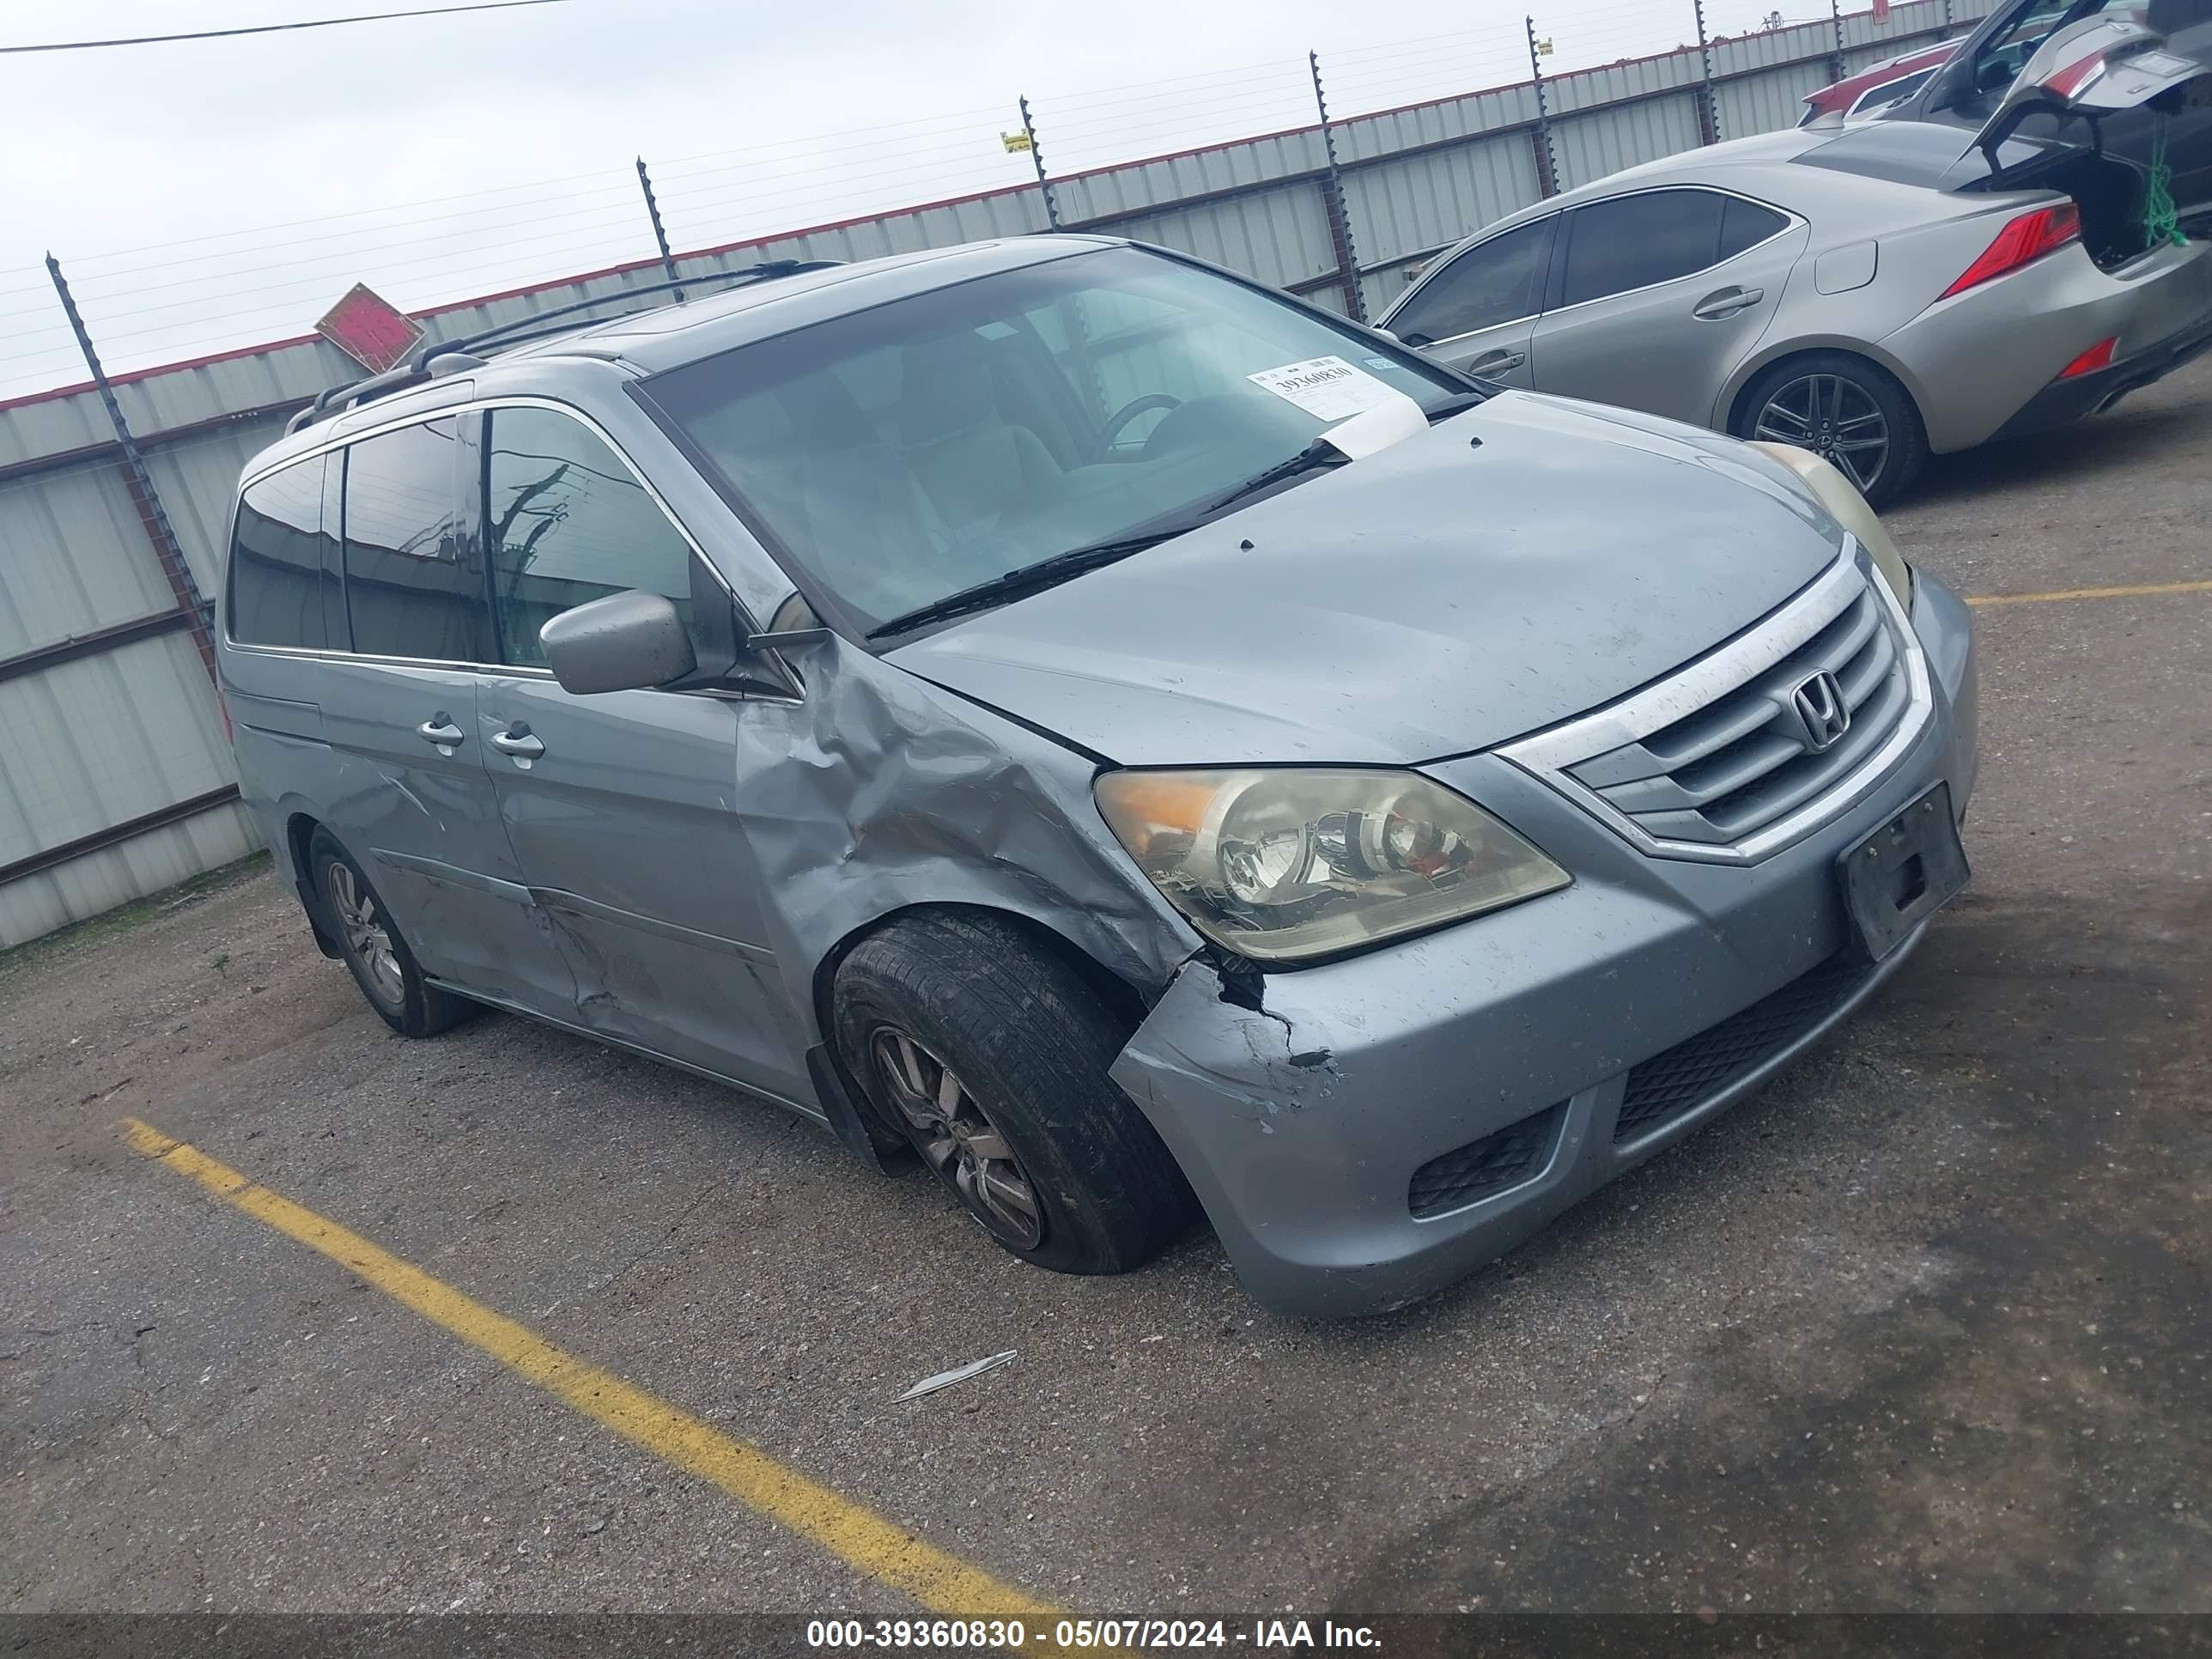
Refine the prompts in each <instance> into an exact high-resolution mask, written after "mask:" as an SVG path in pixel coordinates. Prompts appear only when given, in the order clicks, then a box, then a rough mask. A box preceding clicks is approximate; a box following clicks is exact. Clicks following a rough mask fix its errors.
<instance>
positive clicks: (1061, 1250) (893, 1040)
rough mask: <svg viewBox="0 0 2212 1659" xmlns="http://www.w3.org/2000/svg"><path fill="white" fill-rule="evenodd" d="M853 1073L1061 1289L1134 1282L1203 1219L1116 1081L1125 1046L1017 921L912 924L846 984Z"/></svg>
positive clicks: (846, 1038) (839, 994) (1005, 1242)
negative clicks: (1070, 1278) (1125, 1278)
mask: <svg viewBox="0 0 2212 1659" xmlns="http://www.w3.org/2000/svg"><path fill="white" fill-rule="evenodd" d="M835 994H836V1021H835V1023H836V1036H837V1047H838V1053H839V1054H840V1056H841V1057H842V1059H843V1060H844V1062H845V1065H846V1066H847V1068H848V1071H849V1072H850V1073H851V1075H852V1076H854V1077H855V1078H857V1079H860V1084H861V1086H862V1087H863V1088H864V1089H865V1090H866V1093H867V1096H868V1098H869V1100H870V1102H871V1103H872V1104H873V1106H874V1107H875V1109H876V1110H877V1111H878V1113H880V1114H881V1115H882V1117H883V1119H884V1121H885V1122H887V1123H890V1124H892V1125H894V1126H896V1127H897V1128H899V1129H900V1130H902V1132H903V1133H905V1135H906V1137H907V1139H908V1140H909V1141H911V1142H912V1143H913V1144H914V1147H915V1151H916V1152H919V1153H920V1154H921V1159H922V1162H923V1163H924V1164H927V1165H928V1166H929V1168H930V1169H931V1170H933V1171H934V1172H935V1173H936V1175H937V1176H938V1178H939V1180H941V1181H942V1182H945V1186H946V1187H947V1188H950V1189H951V1193H952V1194H953V1196H954V1197H955V1198H957V1200H959V1201H960V1203H961V1205H962V1206H963V1208H965V1209H966V1210H967V1212H969V1215H970V1216H971V1217H973V1218H974V1219H975V1222H976V1223H977V1224H978V1225H980V1226H981V1227H982V1229H983V1231H985V1232H987V1233H988V1234H989V1235H990V1236H991V1237H992V1239H993V1240H994V1242H995V1243H997V1244H998V1245H999V1246H1000V1248H1001V1249H1005V1250H1006V1251H1008V1252H1009V1253H1010V1254H1012V1255H1018V1256H1019V1257H1020V1258H1021V1259H1022V1260H1023V1261H1029V1262H1034V1263H1035V1264H1036V1265H1037V1266H1038V1267H1050V1268H1053V1269H1054V1270H1055V1271H1056V1272H1060V1273H1127V1272H1128V1271H1130V1270H1131V1269H1133V1268H1135V1267H1142V1266H1143V1265H1144V1264H1145V1263H1146V1261H1150V1260H1151V1259H1152V1257H1153V1256H1154V1255H1158V1253H1159V1251H1160V1250H1161V1249H1163V1248H1164V1246H1165V1245H1167V1244H1168V1243H1170V1241H1172V1240H1173V1239H1174V1238H1175V1237H1176V1235H1177V1234H1178V1233H1180V1232H1181V1231H1182V1230H1183V1229H1184V1228H1185V1227H1186V1226H1187V1225H1188V1224H1189V1222H1190V1220H1191V1218H1192V1217H1193V1215H1194V1213H1195V1212H1196V1209H1197V1204H1196V1200H1194V1198H1193V1197H1192V1195H1191V1192H1190V1188H1189V1187H1188V1185H1187V1184H1186V1183H1185V1182H1184V1181H1183V1178H1182V1171H1181V1170H1178V1169H1177V1168H1176V1163H1175V1159H1174V1158H1173V1157H1172V1156H1171V1155H1170V1153H1169V1152H1168V1149H1167V1148H1166V1146H1164V1145H1163V1144H1162V1143H1161V1141H1160V1138H1159V1136H1158V1134H1156V1133H1154V1132H1153V1129H1152V1125H1151V1124H1150V1123H1149V1122H1147V1121H1146V1119H1145V1115H1144V1114H1143V1113H1142V1112H1140V1111H1139V1110H1138V1109H1137V1107H1136V1104H1135V1103H1134V1102H1133V1101H1132V1100H1130V1098H1129V1097H1128V1096H1127V1095H1126V1094H1125V1093H1123V1092H1122V1091H1121V1088H1120V1087H1119V1086H1118V1085H1116V1084H1115V1083H1114V1082H1113V1080H1112V1079H1109V1077H1108V1076H1107V1075H1106V1071H1107V1067H1108V1066H1110V1065H1112V1064H1113V1060H1114V1056H1115V1054H1118V1053H1119V1052H1120V1051H1121V1044H1122V1042H1124V1041H1125V1040H1126V1039H1127V1035H1128V1033H1127V1028H1126V1027H1125V1026H1124V1024H1122V1022H1121V1020H1119V1019H1118V1018H1115V1015H1114V1013H1113V1012H1112V1010H1111V1009H1109V1007H1108V1006H1107V1005H1106V1003H1105V1002H1104V1001H1103V1000H1102V999H1101V998H1100V997H1099V996H1098V994H1097V993H1096V992H1094V991H1093V990H1092V989H1091V987H1090V986H1089V985H1087V984H1086V983H1085V981H1084V980H1083V978H1082V976H1081V975H1079V974H1078V973H1076V972H1075V970H1074V969H1073V968H1071V967H1069V966H1068V964H1067V963H1065V962H1064V961H1062V960H1061V959H1060V957H1058V956H1057V955H1056V954H1055V953H1054V952H1052V951H1048V950H1046V949H1044V948H1042V947H1041V946H1040V945H1037V944H1036V942H1034V941H1033V940H1032V939H1030V936H1029V935H1028V934H1027V933H1024V931H1023V930H1022V929H1021V928H1020V927H1018V926H1016V925H1015V924H1013V923H1012V922H1007V921H1000V920H997V919H996V918H993V917H989V916H981V915H962V914H956V913H951V912H940V913H933V914H922V915H913V916H908V917H903V918H902V919H901V920H899V921H895V922H893V923H891V924H890V926H889V927H885V928H884V929H883V930H882V931H881V932H879V933H875V934H873V935H872V936H870V937H869V938H867V939H864V940H862V941H861V942H860V944H859V945H856V946H855V947H854V950H853V951H852V954H851V955H849V956H848V957H846V958H845V960H844V962H843V963H842V965H841V966H840V967H839V969H838V970H837V980H836V993H835Z"/></svg>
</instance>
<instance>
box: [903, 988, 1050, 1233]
mask: <svg viewBox="0 0 2212 1659" xmlns="http://www.w3.org/2000/svg"><path fill="white" fill-rule="evenodd" d="M872 1048H873V1049H874V1054H875V1061H876V1071H877V1073H878V1075H880V1076H881V1077H882V1078H883V1079H884V1087H885V1088H886V1089H888V1090H889V1091H890V1097H891V1099H890V1103H891V1104H892V1105H893V1106H895V1107H896V1108H897V1109H898V1114H899V1117H900V1120H901V1122H902V1126H903V1127H904V1128H905V1130H906V1133H907V1138H908V1139H910V1140H912V1141H913V1142H914V1144H915V1150H916V1151H918V1152H921V1156H922V1159H923V1161H924V1162H925V1163H927V1164H928V1165H929V1167H930V1168H931V1169H933V1170H936V1171H937V1173H938V1174H939V1176H942V1177H943V1178H944V1179H945V1181H946V1182H948V1183H949V1184H950V1185H951V1188H952V1189H953V1191H954V1192H956V1193H957V1194H959V1195H960V1201H961V1202H962V1203H963V1204H964V1205H966V1206H968V1209H969V1213H970V1214H972V1215H973V1216H974V1217H975V1218H976V1220H978V1221H980V1222H981V1223H982V1224H983V1225H984V1227H985V1228H986V1229H987V1231H989V1232H990V1233H991V1234H992V1236H993V1237H996V1238H999V1239H1001V1240H1003V1241H1004V1242H1005V1243H1008V1244H1011V1245H1012V1246H1013V1247H1014V1248H1015V1249H1022V1250H1033V1249H1036V1247H1037V1246H1038V1245H1039V1244H1040V1243H1042V1242H1043V1239H1044V1207H1043V1206H1042V1205H1041V1204H1039V1203H1038V1202H1037V1195H1036V1188H1035V1187H1033V1186H1031V1185H1030V1178H1029V1176H1028V1175H1027V1174H1025V1173H1024V1171H1023V1169H1022V1166H1021V1164H1020V1161H1019V1160H1018V1159H1017V1158H1015V1157H1014V1151H1013V1148H1012V1146H1009V1145H1007V1143H1006V1137H1005V1136H1004V1135H1002V1134H1000V1133H999V1131H998V1127H997V1126H996V1125H994V1123H993V1122H992V1121H991V1120H990V1119H989V1117H987V1115H985V1114H984V1111H983V1109H982V1107H981V1106H980V1105H978V1104H977V1103H976V1101H975V1096H973V1095H972V1094H970V1093H969V1091H968V1087H967V1085H965V1084H963V1083H962V1082H961V1080H960V1079H959V1078H958V1076H957V1075H956V1074H955V1073H954V1072H953V1070H952V1068H951V1066H947V1065H946V1064H945V1062H944V1061H943V1060H940V1059H939V1058H938V1056H937V1055H936V1054H933V1053H932V1052H931V1051H930V1050H929V1048H927V1046H925V1045H924V1044H923V1043H922V1042H921V1041H920V1040H918V1039H917V1038H915V1037H914V1036H910V1035H909V1034H908V1033H907V1032H905V1031H902V1030H899V1029H898V1028H897V1027H896V1026H891V1025H885V1026H883V1027H880V1028H879V1029H878V1030H877V1032H876V1034H875V1036H874V1038H873V1040H872Z"/></svg>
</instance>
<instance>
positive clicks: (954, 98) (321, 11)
mask: <svg viewBox="0 0 2212 1659" xmlns="http://www.w3.org/2000/svg"><path fill="white" fill-rule="evenodd" d="M429 3H438V0H65V3H64V0H12V3H9V4H8V5H6V6H4V7H0V45H22V44H29V43H33V42H38V41H48V40H83V39H89V38H97V37H100V36H109V35H127V34H147V33H172V32H176V31H179V30H184V29H191V28H220V27H234V26H239V25H245V24H252V23H266V22H276V21H293V20H295V19H297V18H301V17H314V16H336V15H346V14H348V13H355V12H362V11H374V10H379V9H400V8H404V7H407V6H411V5H422V4H429ZM1771 3H1772V0H1709V3H1708V5H1707V15H1708V16H1709V18H1711V21H1712V26H1713V27H1714V28H1715V30H1716V31H1717V32H1723V33H1725V32H1729V31H1733V30H1741V29H1745V28H1748V27H1753V24H1754V23H1755V21H1756V19H1757V18H1759V16H1761V15H1764V14H1765V12H1766V11H1767V10H1768V9H1771ZM1523 9H1527V8H1525V7H1524V6H1523V5H1522V3H1519V0H1508V3H1498V0H1394V3H1392V4H1390V5H1389V6H1387V7H1362V6H1354V5H1352V4H1350V3H1348V0H1211V3H1206V4H1194V3H1191V0H1114V3H1113V4H1111V5H1110V6H1109V5H1105V4H1089V5H1069V4H1066V3H1049V0H1048V3H1042V4H1032V5H1030V6H1028V7H1017V6H1011V5H1007V4H1004V3H987V0H927V3H924V4H904V5H902V4H893V3H888V0H834V3H828V4H816V5H794V4H791V3H776V4H760V3H742V4H732V3H714V0H563V3H559V4H553V5H544V6H537V7H530V8H525V9H515V10H508V11H494V12H478V13H472V14H465V15H458V16H453V17H428V18H415V19H410V20H405V21H389V22H375V23H362V24H355V25H349V26H344V27H332V28H326V29H316V30H307V31H301V32H297V33H285V34H278V35H264V36H256V37H247V38H245V39H237V40H210V41H192V42H184V43H179V44H173V45H164V46H129V47H117V48H112V49H109V50H102V51H87V52H52V53H34V54H28V55H20V56H0V397H5V396H9V395H12V394H15V393H20V392H28V391H33V390H36V389H39V388H41V387H44V386H54V385H61V384H65V383H68V382H71V381H75V380H82V378H83V370H82V362H81V360H79V359H78V357H77V356H76V349H75V347H74V345H73V344H72V343H71V342H70V337H69V335H68V333H67V331H66V328H65V326H64V325H63V323H62V319H61V314H60V311H59V308H58V306H57V305H56V304H55V303H54V301H53V298H52V289H51V288H50V287H49V286H48V285H47V283H46V275H45V271H44V269H43V267H42V265H41V264H40V261H41V259H42V258H43V256H44V254H45V253H46V251H47V250H48V249H51V250H52V251H53V252H54V253H56V254H57V255H58V256H59V258H61V259H62V260H63V262H64V267H65V269H66V270H68V271H69V273H70V276H71V279H72V282H73V283H74V284H75V286H76V288H77V289H78V292H79V296H80V300H81V302H82V306H83V308H84V311H85V313H86V314H87V317H88V320H89V322H90V324H91V325H92V327H93V329H94V333H95V336H96V337H97V338H98V340H99V342H100V345H101V348H102V350H103V354H104V355H105V356H106V359H107V362H108V364H109V366H110V368H114V369H118V370H120V369H124V368H133V367H139V366H143V365H145V364H149V363H155V362H168V361H173V360H174V359H177V358H179V357H183V356H195V355H198V354H200V353H203V352H206V351H211V350H218V349H223V348H226V347H229V346H234V345H241V344H247V343H255V342H258V341H262V340H268V339H276V338H282V337H285V336H288V335H295V334H299V333H302V332H305V331H307V328H308V327H309V326H310V325H312V323H313V319H315V318H316V317H317V316H318V315H319V314H320V313H322V312H323V311H324V310H325V308H327V307H328V306H329V305H330V304H331V301H334V300H336V299H337V296H338V295H340V294H342V293H343V291H344V290H345V289H346V288H347V287H348V286H349V285H350V284H351V283H353V282H354V281H356V280H366V281H368V282H369V283H371V284H372V285H374V286H375V287H376V288H378V289H380V291H381V292H383V293H385V294H386V295H387V296H388V297H390V298H391V299H392V300H393V301H395V302H397V303H398V304H400V305H402V306H404V307H410V308H413V307H421V306H425V305H428V304H431V303H434V302H436V301H443V300H453V299H462V298H466V297H469V296H471V295H481V294H485V293H489V292H494V291H496V290H498V289H504V288H508V287H513V286H516V285H518V284H520V283H526V282H531V281H535V280H541V279H544V278H548V277H553V276H561V275H564V274H568V273H571V272H574V271H580V270H590V269H595V268H598V267H600V266H605V265H607V264H617V263H620V262H622V261H624V260H628V259H635V258H646V257H649V256H651V255H652V253H653V243H652V240H651V233H650V230H649V228H648V226H647V222H646V219H645V216H644V210H643V207H642V205H641V202H640V200H639V197H638V194H637V184H636V176H635V173H634V171H633V170H632V161H633V158H634V157H635V156H637V155H644V156H645V157H646V158H647V161H648V162H649V163H650V164H651V166H652V167H653V173H654V179H655V183H656V185H657V186H658V187H659V193H660V196H661V200H662V206H663V209H664V211H665V215H666V217H667V219H668V221H669V228H670V234H671V238H672V239H673V240H674V241H675V243H676V246H677V247H678V251H679V252H680V251H683V250H684V249H687V248H696V247H702V246H712V245H714V244H715V243H719V242H726V241H732V240H738V239H740V238H743V237H746V236H750V235H755V234H761V233H763V232H769V231H775V230H780V229H788V228H798V227H800V226H805V225H809V224H814V223H818V222H824V221H828V220H832V219H838V218H842V217H847V216H851V215H853V214H855V213H860V212H866V211H871V210H878V209H882V208H889V207H894V206H898V205H902V204H908V203H915V202H921V201H928V200H933V199H941V198H943V197H948V196H953V195H959V194H965V193H967V192H969V191H979V190H985V189H988V188H991V187H993V186H994V185H1007V184H1020V183H1024V182H1027V181H1028V180H1029V179H1030V177H1031V174H1030V162H1029V160H1028V158H1027V157H1026V156H1022V155H1008V154H1006V150H1005V149H1004V147H1003V145H1002V144H1001V143H1000V133H1001V132H1002V131H1006V130H1007V129H1012V128H1015V127H1018V125H1019V115H1018V111H1017V110H1016V107H1015V100H1016V99H1017V97H1018V95H1020V94H1024V93H1026V94H1028V95H1029V97H1030V100H1031V103H1032V105H1033V106H1035V108H1036V113H1037V118H1038V125H1039V130H1040V137H1041V139H1042V146H1043V149H1044V153H1045V156H1046V159H1047V160H1048V162H1049V163H1050V164H1051V165H1052V167H1054V170H1056V171H1072V170H1073V169H1075V168H1077V167H1084V166H1095V165H1097V164H1100V163H1102V162H1105V161H1119V160H1127V159H1130V158H1133V157H1136V156H1140V155H1156V154H1160V153H1163V152H1165V151H1170V150H1174V149H1180V148H1184V147H1187V146H1188V145H1190V144H1192V143H1204V142H1208V141H1212V140H1217V139H1221V138H1226V137H1235V136H1238V135H1241V134H1245V133H1250V132H1257V131H1270V130H1273V129H1277V128H1281V127H1285V126H1293V125H1301V124H1304V123H1306V122H1309V121H1310V120H1311V118H1312V106H1311V92H1310V86H1309V84H1308V82H1307V80H1306V72H1305V52H1306V51H1307V49H1308V48H1309V47H1317V48H1319V49H1320V51H1321V52H1322V69H1323V72H1324V74H1325V75H1327V76H1328V77H1329V80H1330V82H1331V98H1332V107H1333V109H1334V110H1335V111H1337V112H1352V111H1355V110H1358V109H1376V108H1382V107H1387V106H1391V105H1395V104H1401V103H1406V102H1411V101H1414V100H1419V99H1422V98H1427V97H1434V96H1437V95H1439V94H1443V93H1446V92H1450V91H1455V90H1465V89H1468V88H1476V87H1484V86H1491V85H1497V84H1500V83H1503V82H1510V81H1515V80H1519V79H1523V78H1525V76H1526V72H1527V71H1526V62H1527V60H1526V56H1525V51H1526V48H1525V45H1524V43H1523V40H1522V23H1521V16H1522V11H1523ZM1534 9H1535V10H1536V11H1537V13H1538V26H1539V33H1542V34H1545V35H1547V36H1548V37H1550V38H1551V39H1552V40H1553V41H1554V42H1555V43H1556V46H1557V52H1558V55H1557V57H1556V58H1554V59H1553V61H1552V63H1551V64H1548V65H1547V67H1549V68H1552V69H1565V68H1568V67H1571V66H1573V65H1575V64H1587V63H1595V62H1601V61H1607V60H1610V59H1612V58H1619V57H1621V56H1625V55H1632V54H1640V53H1643V52H1654V51H1662V50H1664V49H1666V48H1667V47H1668V46H1674V45H1675V44H1676V43H1677V42H1679V41H1680V40H1683V39H1685V38H1687V37H1689V36H1691V35H1692V33H1693V27H1692V21H1691V0H1559V3H1547V0H1534ZM1783 9H1784V11H1785V12H1787V13H1789V15H1791V16H1793V17H1796V16H1798V15H1806V14H1808V13H1813V12H1825V10H1826V7H1825V5H1823V4H1821V3H1820V0H1789V3H1787V4H1785V5H1784V7H1783ZM1378 20H1382V21H1378Z"/></svg>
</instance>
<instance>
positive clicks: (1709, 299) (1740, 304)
mask: <svg viewBox="0 0 2212 1659" xmlns="http://www.w3.org/2000/svg"><path fill="white" fill-rule="evenodd" d="M1765 297H1766V290H1765V289H1763V288H1724V289H1721V290H1720V291H1719V292H1718V293H1715V294H1708V295H1705V298H1704V299H1702V300H1700V301H1698V303H1697V305H1696V306H1695V307H1693V308H1692V310H1691V312H1690V315H1692V317H1697V318H1700V319H1703V320H1705V322H1708V323H1718V322H1724V321H1726V320H1727V319H1729V318H1730V317H1733V316H1735V314H1736V313H1738V312H1739V311H1748V310H1750V309H1751V308H1752V307H1753V306H1755V305H1757V304H1758V303H1759V301H1761V300H1764V299H1765Z"/></svg>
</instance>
